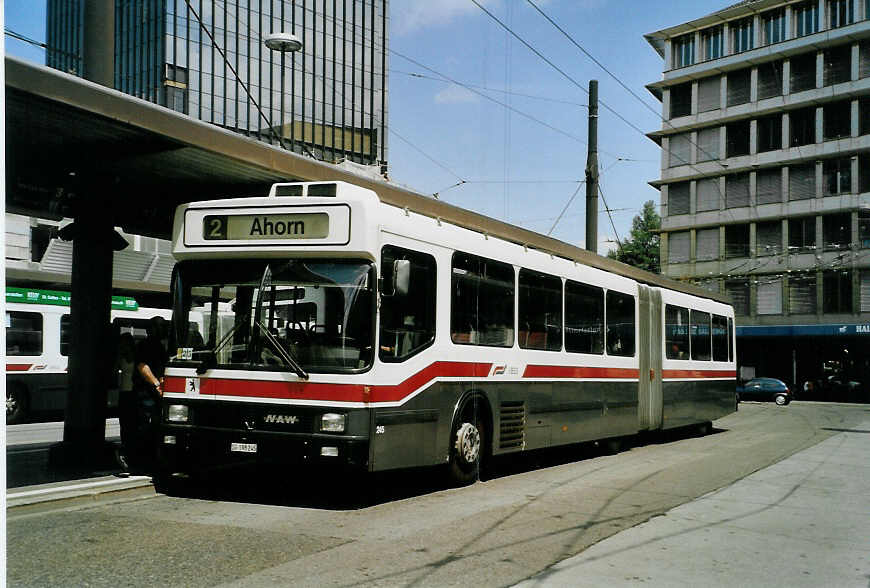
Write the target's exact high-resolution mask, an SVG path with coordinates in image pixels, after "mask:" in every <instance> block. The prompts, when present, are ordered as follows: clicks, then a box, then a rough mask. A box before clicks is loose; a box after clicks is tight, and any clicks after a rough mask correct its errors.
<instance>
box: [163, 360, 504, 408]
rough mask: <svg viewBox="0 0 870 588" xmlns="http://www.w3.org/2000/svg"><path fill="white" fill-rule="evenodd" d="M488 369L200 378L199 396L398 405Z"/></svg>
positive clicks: (173, 382)
mask: <svg viewBox="0 0 870 588" xmlns="http://www.w3.org/2000/svg"><path fill="white" fill-rule="evenodd" d="M491 368H492V364H491V363H465V362H449V361H439V362H436V363H433V364H431V365H430V366H428V367H426V368H425V369H423V370H422V371H420V372H417V373H416V374H414V375H413V376H411V377H410V378H408V379H407V380H405V381H404V382H402V383H400V384H396V385H394V386H368V385H364V384H325V383H318V382H275V381H264V380H231V379H227V378H203V379H201V380H200V384H199V386H200V387H199V393H200V395H202V396H241V397H245V398H280V399H285V400H311V401H318V402H398V401H401V400H404V399H405V398H406V397H408V396H410V395H411V394H412V393H414V391H416V390H419V389H420V388H422V387H423V386H425V385H426V384H428V383H429V382H431V381H433V380H435V379H436V378H475V377H478V378H479V377H486V376H488V375H489V370H490V369H491ZM184 385H185V378H179V377H168V378H166V380H165V382H164V389H165V390H166V391H167V392H177V393H183V392H184V391H185V390H184Z"/></svg>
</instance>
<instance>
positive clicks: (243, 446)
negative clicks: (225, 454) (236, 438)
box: [230, 443, 257, 453]
mask: <svg viewBox="0 0 870 588" xmlns="http://www.w3.org/2000/svg"><path fill="white" fill-rule="evenodd" d="M230 451H232V452H237V453H257V444H256V443H230Z"/></svg>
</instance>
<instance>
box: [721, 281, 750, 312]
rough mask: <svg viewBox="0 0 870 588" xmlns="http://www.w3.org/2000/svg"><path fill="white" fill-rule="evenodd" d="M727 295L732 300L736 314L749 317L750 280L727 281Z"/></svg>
mask: <svg viewBox="0 0 870 588" xmlns="http://www.w3.org/2000/svg"><path fill="white" fill-rule="evenodd" d="M725 294H726V295H727V296H729V297H730V298H731V304H732V305H733V306H734V314H736V315H737V316H749V280H746V279H741V280H726V281H725Z"/></svg>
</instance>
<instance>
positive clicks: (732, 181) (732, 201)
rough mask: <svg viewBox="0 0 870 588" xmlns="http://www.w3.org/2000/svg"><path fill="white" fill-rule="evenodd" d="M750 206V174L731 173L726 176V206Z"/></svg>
mask: <svg viewBox="0 0 870 588" xmlns="http://www.w3.org/2000/svg"><path fill="white" fill-rule="evenodd" d="M741 206H749V174H748V173H739V174H731V175H730V176H726V177H725V208H739V207H741Z"/></svg>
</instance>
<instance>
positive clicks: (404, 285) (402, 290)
mask: <svg viewBox="0 0 870 588" xmlns="http://www.w3.org/2000/svg"><path fill="white" fill-rule="evenodd" d="M410 283H411V262H410V261H408V260H407V259H397V260H395V261H394V262H393V295H394V296H407V295H408V286H409V284H410Z"/></svg>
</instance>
